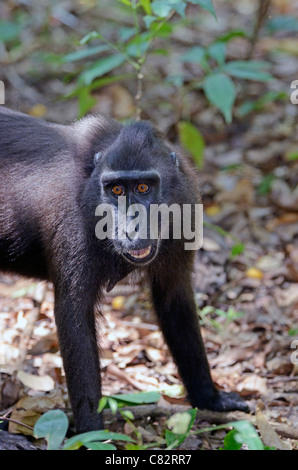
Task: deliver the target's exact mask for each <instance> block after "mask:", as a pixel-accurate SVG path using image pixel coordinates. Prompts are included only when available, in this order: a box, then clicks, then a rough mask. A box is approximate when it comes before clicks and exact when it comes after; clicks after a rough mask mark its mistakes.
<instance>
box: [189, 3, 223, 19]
mask: <svg viewBox="0 0 298 470" xmlns="http://www.w3.org/2000/svg"><path fill="white" fill-rule="evenodd" d="M189 3H193V4H194V5H199V7H201V8H203V10H207V11H209V13H211V14H212V15H213V16H214V18H216V13H215V9H214V6H213V3H212V0H189Z"/></svg>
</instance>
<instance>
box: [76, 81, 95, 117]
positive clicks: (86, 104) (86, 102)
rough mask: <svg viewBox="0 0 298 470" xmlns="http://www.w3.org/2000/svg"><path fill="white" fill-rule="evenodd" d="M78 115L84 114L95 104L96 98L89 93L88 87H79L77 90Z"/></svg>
mask: <svg viewBox="0 0 298 470" xmlns="http://www.w3.org/2000/svg"><path fill="white" fill-rule="evenodd" d="M77 95H78V104H79V116H80V117H82V116H85V114H86V113H88V111H90V109H92V108H93V106H94V105H95V104H96V99H95V98H94V96H92V94H91V90H90V87H81V88H79V90H78V94H77Z"/></svg>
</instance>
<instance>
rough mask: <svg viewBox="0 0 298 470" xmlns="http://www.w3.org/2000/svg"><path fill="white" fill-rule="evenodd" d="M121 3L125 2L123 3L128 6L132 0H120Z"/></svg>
mask: <svg viewBox="0 0 298 470" xmlns="http://www.w3.org/2000/svg"><path fill="white" fill-rule="evenodd" d="M118 2H119V3H123V5H126V6H128V7H131V1H130V0H118Z"/></svg>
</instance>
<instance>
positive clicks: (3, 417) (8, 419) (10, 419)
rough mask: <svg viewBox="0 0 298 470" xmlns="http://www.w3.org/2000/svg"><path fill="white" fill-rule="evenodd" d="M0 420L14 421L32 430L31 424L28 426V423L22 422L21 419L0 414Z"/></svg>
mask: <svg viewBox="0 0 298 470" xmlns="http://www.w3.org/2000/svg"><path fill="white" fill-rule="evenodd" d="M0 421H10V422H11V423H15V424H17V425H18V426H24V428H27V429H30V430H31V431H33V428H32V427H31V426H29V425H28V424H24V423H22V422H21V421H17V420H16V419H12V418H7V417H6V416H0Z"/></svg>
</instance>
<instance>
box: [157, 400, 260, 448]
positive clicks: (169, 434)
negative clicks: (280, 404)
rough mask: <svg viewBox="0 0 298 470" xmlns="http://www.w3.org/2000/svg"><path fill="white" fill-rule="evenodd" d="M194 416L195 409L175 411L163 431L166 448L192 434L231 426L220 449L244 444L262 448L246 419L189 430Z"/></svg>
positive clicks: (177, 443) (179, 443) (239, 446)
mask: <svg viewBox="0 0 298 470" xmlns="http://www.w3.org/2000/svg"><path fill="white" fill-rule="evenodd" d="M195 417H196V410H194V409H192V410H188V411H185V412H182V413H176V414H174V415H173V416H171V417H170V419H169V420H168V423H167V425H168V428H170V429H167V430H166V433H165V439H166V442H167V446H168V447H167V449H168V450H171V449H174V448H176V447H178V446H179V445H181V444H182V443H183V442H184V441H185V439H186V438H187V437H188V436H190V435H192V436H194V435H198V434H203V433H207V432H213V431H216V430H220V429H228V428H232V429H231V430H230V431H229V432H228V433H227V434H226V436H225V439H224V446H223V447H222V448H220V450H240V449H241V447H242V446H243V445H246V446H247V448H248V449H249V450H264V449H265V448H264V445H263V443H262V441H261V439H260V438H259V436H258V434H257V432H256V430H255V428H254V427H253V426H252V424H251V423H249V422H248V421H235V422H232V423H227V424H221V425H219V426H213V427H209V428H203V429H200V430H198V431H191V428H192V426H193V424H194V420H195Z"/></svg>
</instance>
